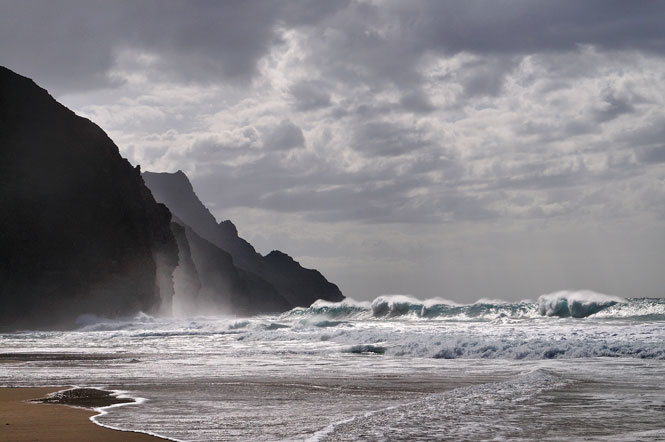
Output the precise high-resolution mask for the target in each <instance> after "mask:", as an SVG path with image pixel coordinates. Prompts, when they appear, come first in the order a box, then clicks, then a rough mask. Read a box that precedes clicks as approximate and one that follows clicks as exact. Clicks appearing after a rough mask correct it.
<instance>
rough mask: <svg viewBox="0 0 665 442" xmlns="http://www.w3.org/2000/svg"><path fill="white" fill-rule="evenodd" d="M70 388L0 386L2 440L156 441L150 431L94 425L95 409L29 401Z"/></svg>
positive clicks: (60, 441)
mask: <svg viewBox="0 0 665 442" xmlns="http://www.w3.org/2000/svg"><path fill="white" fill-rule="evenodd" d="M66 388H68V387H40V388H0V442H22V441H40V442H48V441H54V442H55V441H58V442H82V441H93V440H94V441H97V442H125V441H126V442H156V441H163V440H165V439H161V438H158V437H155V436H150V435H148V434H143V433H136V432H127V431H118V430H111V429H109V428H104V427H101V426H99V425H96V424H94V423H93V422H91V421H90V417H91V416H94V415H96V414H98V413H97V412H96V411H94V410H92V409H86V408H75V407H70V406H65V405H52V404H40V403H33V402H29V401H31V400H33V399H40V398H43V397H45V396H46V395H48V394H49V393H54V392H56V391H60V390H64V389H66Z"/></svg>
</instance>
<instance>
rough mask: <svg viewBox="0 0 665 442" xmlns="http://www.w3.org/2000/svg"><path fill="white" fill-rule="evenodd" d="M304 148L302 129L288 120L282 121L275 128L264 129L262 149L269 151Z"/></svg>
mask: <svg viewBox="0 0 665 442" xmlns="http://www.w3.org/2000/svg"><path fill="white" fill-rule="evenodd" d="M304 146H305V137H304V135H303V133H302V129H300V128H299V127H298V126H296V125H295V124H293V123H292V122H291V121H289V120H282V122H281V123H279V124H278V125H277V126H274V127H270V128H267V129H265V131H264V133H263V147H264V148H266V149H269V150H289V149H294V148H296V147H304Z"/></svg>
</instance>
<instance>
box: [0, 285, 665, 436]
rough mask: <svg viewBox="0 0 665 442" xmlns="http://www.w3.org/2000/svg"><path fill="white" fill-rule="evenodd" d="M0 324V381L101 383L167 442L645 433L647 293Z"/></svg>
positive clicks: (655, 386) (348, 303)
mask: <svg viewBox="0 0 665 442" xmlns="http://www.w3.org/2000/svg"><path fill="white" fill-rule="evenodd" d="M78 324H79V328H78V329H76V330H73V331H21V332H14V333H5V334H2V335H0V357H1V358H2V363H0V385H1V386H70V387H95V388H101V389H107V390H112V391H114V392H115V394H116V395H118V396H121V397H130V398H134V399H135V402H134V403H131V404H128V405H127V404H119V405H114V406H111V407H106V408H100V409H98V411H99V414H98V415H97V416H95V417H93V418H92V420H93V421H94V422H95V423H97V424H98V425H102V426H107V427H111V428H115V429H121V430H127V431H140V432H145V433H150V434H155V435H159V436H162V437H164V438H168V439H171V440H174V441H359V440H362V441H481V440H482V441H485V440H492V441H504V440H505V441H542V440H546V441H571V440H584V441H663V440H665V299H648V298H619V297H614V296H607V295H603V294H598V293H594V292H590V291H562V292H556V293H551V294H547V295H543V296H540V297H538V298H537V299H536V300H533V301H522V302H503V301H500V300H489V299H483V300H479V301H477V302H475V303H473V304H458V303H455V302H451V301H447V300H444V299H429V300H424V301H423V300H418V299H415V298H411V297H408V296H400V295H392V296H381V297H379V298H377V299H375V300H374V301H372V302H356V301H353V300H351V299H347V300H345V301H343V302H341V303H327V302H323V301H317V302H316V303H314V304H313V305H312V306H310V307H308V308H296V309H293V310H291V311H288V312H286V313H283V314H279V315H266V316H256V317H250V318H236V317H219V316H217V317H212V316H198V317H190V318H161V317H153V316H150V315H146V314H140V315H138V316H136V317H132V318H124V319H114V320H109V319H104V318H100V317H96V316H93V315H84V316H82V317H80V318H79V321H78Z"/></svg>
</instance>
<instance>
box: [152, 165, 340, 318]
mask: <svg viewBox="0 0 665 442" xmlns="http://www.w3.org/2000/svg"><path fill="white" fill-rule="evenodd" d="M143 178H144V180H145V183H146V184H147V186H148V187H149V188H150V190H151V191H152V193H153V195H154V196H155V199H156V200H157V201H159V202H162V203H164V204H166V206H167V207H168V208H169V209H170V210H171V212H172V213H173V214H174V215H175V217H176V218H177V219H179V220H180V221H181V222H182V223H183V224H185V225H187V226H189V228H190V229H188V232H189V233H188V236H187V237H188V239H191V238H190V236H192V235H191V234H195V235H196V236H197V237H198V238H195V239H194V241H190V246H192V250H195V249H196V248H197V247H194V245H196V244H198V245H200V244H203V242H205V243H207V244H209V245H211V246H212V245H214V246H216V247H217V248H219V249H221V250H222V251H223V252H224V253H228V254H229V255H230V256H231V257H232V258H233V261H232V262H233V264H234V265H235V266H236V267H238V269H239V271H241V273H244V275H245V276H244V278H245V280H246V281H248V284H249V285H250V286H251V287H262V290H264V291H266V290H268V289H270V291H269V292H268V293H270V294H269V295H268V294H267V295H265V296H264V298H263V299H262V301H261V302H263V303H266V304H264V305H266V306H267V305H270V306H271V308H273V307H274V308H277V307H279V306H280V305H282V306H283V305H286V306H288V307H296V306H300V307H308V306H310V305H311V304H312V303H313V302H314V301H316V300H317V299H325V300H328V301H341V300H342V299H344V296H343V295H342V293H341V292H340V290H339V288H338V287H337V286H336V285H335V284H333V283H330V282H328V281H327V280H326V278H325V277H323V275H321V273H319V272H318V271H316V270H311V269H305V268H303V267H302V266H301V265H300V264H299V263H298V262H296V261H294V260H293V259H292V258H291V257H290V256H288V255H286V254H284V253H282V252H279V251H273V252H271V253H269V254H268V255H266V256H262V255H261V254H259V253H257V252H256V250H255V249H254V247H252V245H251V244H250V243H249V242H247V241H245V240H244V239H243V238H241V237H239V236H238V230H237V229H236V227H235V225H234V224H233V223H232V222H231V221H228V220H227V221H222V222H220V223H217V221H216V220H215V217H214V216H213V215H212V214H211V213H210V211H209V210H208V209H207V208H206V207H205V206H204V205H203V203H202V202H201V201H200V200H199V198H198V197H197V196H196V193H195V192H194V189H193V187H192V184H191V183H190V181H189V179H188V178H187V176H186V175H185V174H184V173H183V172H182V171H178V172H175V173H153V172H144V173H143ZM194 243H195V244H194ZM204 248H205V249H209V247H208V246H207V245H206V246H205V247H204ZM195 261H196V260H195ZM197 269H199V271H200V267H199V266H198V265H197ZM202 282H203V281H202ZM205 285H206V284H205V283H203V286H204V287H205ZM260 292H261V290H258V289H257V290H256V291H255V293H256V294H255V295H254V299H258V298H257V296H258V293H260ZM274 294H278V295H279V297H275V295H274ZM250 305H256V304H250ZM254 308H256V307H254ZM286 309H287V308H284V307H281V308H280V310H282V311H283V310H286Z"/></svg>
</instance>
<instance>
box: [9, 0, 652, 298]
mask: <svg viewBox="0 0 665 442" xmlns="http://www.w3.org/2000/svg"><path fill="white" fill-rule="evenodd" d="M0 64H1V65H4V66H7V67H9V68H10V69H12V70H14V71H16V72H18V73H21V74H22V75H25V76H28V77H30V78H32V79H34V80H35V81H36V82H37V83H38V84H40V85H41V86H42V87H45V88H46V89H48V90H49V92H50V93H51V94H52V95H53V96H54V97H56V98H57V99H58V100H59V101H61V102H62V103H63V104H65V105H66V106H68V107H70V108H71V109H72V110H74V111H75V112H77V113H78V114H80V115H83V116H85V117H87V118H90V119H91V120H93V121H94V122H96V123H97V124H99V125H100V126H101V127H102V129H104V130H105V131H106V132H107V133H108V134H109V135H110V136H111V138H112V139H113V140H114V141H115V142H116V144H117V145H118V146H119V149H120V152H121V154H122V155H123V156H125V157H126V158H128V159H129V160H130V161H131V162H132V163H133V164H139V165H141V168H142V170H149V171H156V172H162V171H167V172H173V171H176V170H179V169H180V170H183V171H184V172H185V173H186V174H187V175H188V176H189V177H190V180H191V181H192V183H193V185H194V188H195V190H196V192H197V193H198V195H199V197H200V199H201V200H202V201H203V202H204V203H205V204H206V205H207V206H208V207H209V208H210V210H211V212H212V213H213V214H214V215H215V216H216V218H217V219H218V220H224V219H231V220H232V221H233V222H234V223H235V224H236V225H237V227H238V230H239V233H240V235H241V236H243V237H245V238H246V239H248V240H249V241H250V242H252V243H253V244H254V245H255V247H256V248H257V250H258V251H259V252H261V253H264V254H265V253H268V252H270V251H271V250H273V249H280V250H283V251H285V252H286V253H288V254H290V255H291V256H293V257H294V258H295V259H297V260H298V261H300V262H301V263H302V264H303V265H304V266H306V267H315V268H317V269H319V270H320V271H321V272H322V273H323V274H324V275H325V276H326V277H327V278H328V279H329V280H331V281H333V282H335V283H337V284H338V285H339V286H340V289H341V290H342V292H343V293H344V294H345V295H346V296H350V297H352V298H355V299H358V300H368V299H372V298H374V297H376V296H378V295H381V294H409V295H413V296H416V297H418V298H421V299H425V298H432V297H440V298H444V299H450V300H454V301H458V302H473V301H475V300H478V299H480V298H490V299H503V300H522V299H535V298H537V297H538V296H539V295H541V294H544V293H549V292H552V291H556V290H563V289H573V290H574V289H590V290H594V291H597V292H601V293H607V294H612V295H617V296H624V297H639V296H649V297H664V296H665V271H663V270H664V269H665V3H663V2H657V1H639V0H637V1H610V0H607V1H595V0H585V1H578V0H573V1H566V0H557V1H532V0H529V1H519V0H514V1H502V0H497V1H475V0H465V1H419V0H409V1H390V0H387V1H374V0H371V1H365V0H356V1H352V0H349V1H330V0H326V1H306V0H294V1H288V2H287V1H279V0H275V1H272V0H266V1H250V0H248V1H187V2H185V1H159V0H155V1H148V0H138V1H135V0H132V1H114V2H109V1H95V0H92V1H91V0H80V1H61V0H58V1H46V0H43V1H32V0H20V1H13V0H0Z"/></svg>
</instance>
